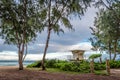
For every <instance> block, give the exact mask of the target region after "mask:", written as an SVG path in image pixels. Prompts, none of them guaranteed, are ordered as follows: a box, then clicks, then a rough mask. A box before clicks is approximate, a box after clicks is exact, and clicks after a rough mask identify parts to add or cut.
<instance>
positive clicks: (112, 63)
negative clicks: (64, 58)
mask: <svg viewBox="0 0 120 80" xmlns="http://www.w3.org/2000/svg"><path fill="white" fill-rule="evenodd" d="M110 68H120V61H113V60H111V61H110Z"/></svg>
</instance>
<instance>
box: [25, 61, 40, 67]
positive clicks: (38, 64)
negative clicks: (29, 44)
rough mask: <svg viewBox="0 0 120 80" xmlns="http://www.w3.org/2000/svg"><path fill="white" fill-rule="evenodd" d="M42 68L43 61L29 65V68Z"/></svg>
mask: <svg viewBox="0 0 120 80" xmlns="http://www.w3.org/2000/svg"><path fill="white" fill-rule="evenodd" d="M40 66H41V61H37V62H34V63H32V64H29V65H27V68H34V67H36V68H39V67H40Z"/></svg>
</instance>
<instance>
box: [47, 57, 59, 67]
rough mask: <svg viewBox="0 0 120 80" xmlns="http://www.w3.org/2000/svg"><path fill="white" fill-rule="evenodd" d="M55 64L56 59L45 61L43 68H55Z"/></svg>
mask: <svg viewBox="0 0 120 80" xmlns="http://www.w3.org/2000/svg"><path fill="white" fill-rule="evenodd" d="M55 63H57V60H56V59H51V60H46V63H45V66H46V67H47V68H55Z"/></svg>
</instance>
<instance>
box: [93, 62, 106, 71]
mask: <svg viewBox="0 0 120 80" xmlns="http://www.w3.org/2000/svg"><path fill="white" fill-rule="evenodd" d="M94 69H95V70H105V69H106V64H105V63H102V64H100V63H95V64H94Z"/></svg>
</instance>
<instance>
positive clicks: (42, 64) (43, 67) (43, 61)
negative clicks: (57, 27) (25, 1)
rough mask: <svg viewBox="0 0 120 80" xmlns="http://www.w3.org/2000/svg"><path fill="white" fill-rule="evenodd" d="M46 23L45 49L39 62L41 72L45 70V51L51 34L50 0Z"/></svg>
mask: <svg viewBox="0 0 120 80" xmlns="http://www.w3.org/2000/svg"><path fill="white" fill-rule="evenodd" d="M48 10H49V11H48V18H49V19H48V23H49V26H48V35H47V40H46V45H45V49H44V54H43V59H42V62H41V66H42V70H46V68H45V56H46V53H47V49H48V45H49V40H50V34H51V30H52V28H51V19H50V10H51V0H50V1H49V9H48Z"/></svg>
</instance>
